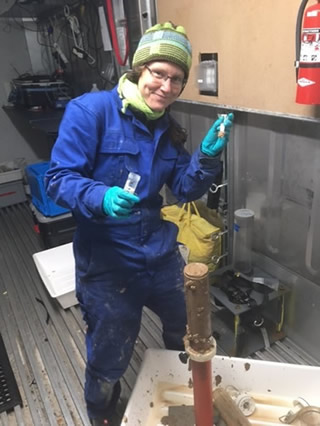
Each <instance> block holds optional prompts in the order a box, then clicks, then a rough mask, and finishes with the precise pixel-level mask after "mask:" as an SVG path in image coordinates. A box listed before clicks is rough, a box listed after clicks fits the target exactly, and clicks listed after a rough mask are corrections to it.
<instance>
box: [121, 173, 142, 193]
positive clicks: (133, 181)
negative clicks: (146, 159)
mask: <svg viewBox="0 0 320 426" xmlns="http://www.w3.org/2000/svg"><path fill="white" fill-rule="evenodd" d="M140 179H141V176H140V175H138V174H137V173H134V172H130V173H129V175H128V178H127V181H126V183H125V184H124V187H123V189H124V190H125V191H127V192H130V194H134V193H135V192H136V189H137V186H138V183H139V181H140Z"/></svg>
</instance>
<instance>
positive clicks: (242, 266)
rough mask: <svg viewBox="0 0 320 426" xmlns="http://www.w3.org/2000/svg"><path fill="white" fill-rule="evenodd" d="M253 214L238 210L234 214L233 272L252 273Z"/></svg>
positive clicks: (246, 210) (245, 210)
mask: <svg viewBox="0 0 320 426" xmlns="http://www.w3.org/2000/svg"><path fill="white" fill-rule="evenodd" d="M253 225H254V212H253V211H252V210H250V209H239V210H236V211H235V212H234V224H233V261H232V265H233V269H234V271H235V272H242V273H243V274H250V273H251V272H252V238H253Z"/></svg>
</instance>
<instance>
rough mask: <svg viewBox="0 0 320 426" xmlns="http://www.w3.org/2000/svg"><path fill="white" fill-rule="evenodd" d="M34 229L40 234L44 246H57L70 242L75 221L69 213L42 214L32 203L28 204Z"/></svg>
mask: <svg viewBox="0 0 320 426" xmlns="http://www.w3.org/2000/svg"><path fill="white" fill-rule="evenodd" d="M30 208H31V211H32V215H33V221H34V229H35V231H36V232H37V233H38V234H39V235H40V237H41V240H42V243H43V246H44V248H52V247H57V246H60V245H62V244H67V243H70V242H71V241H72V239H73V234H74V231H75V229H76V223H75V220H74V218H73V216H72V214H71V213H66V214H62V215H59V216H55V217H47V216H44V215H43V214H42V213H41V212H39V210H38V209H37V208H36V207H35V206H34V205H33V204H31V205H30Z"/></svg>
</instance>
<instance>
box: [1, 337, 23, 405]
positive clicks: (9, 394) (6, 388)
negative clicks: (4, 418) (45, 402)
mask: <svg viewBox="0 0 320 426" xmlns="http://www.w3.org/2000/svg"><path fill="white" fill-rule="evenodd" d="M16 405H22V400H21V395H20V392H19V388H18V385H17V382H16V379H15V377H14V374H13V371H12V368H11V364H10V361H9V358H8V355H7V351H6V348H5V346H4V343H3V339H2V336H1V335H0V413H2V412H3V411H10V410H12V409H13V408H14V407H15V406H16Z"/></svg>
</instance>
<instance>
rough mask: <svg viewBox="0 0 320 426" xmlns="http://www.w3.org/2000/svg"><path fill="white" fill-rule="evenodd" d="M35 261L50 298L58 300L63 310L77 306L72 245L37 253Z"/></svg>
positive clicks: (34, 255) (34, 256)
mask: <svg viewBox="0 0 320 426" xmlns="http://www.w3.org/2000/svg"><path fill="white" fill-rule="evenodd" d="M33 260H34V262H35V264H36V267H37V269H38V272H39V274H40V277H41V279H42V281H43V283H44V285H45V286H46V288H47V290H48V292H49V294H50V296H51V297H54V298H56V299H57V300H58V302H59V303H60V304H61V306H62V307H63V309H67V308H69V307H70V306H74V305H76V304H77V303H78V301H77V299H76V296H75V263H74V256H73V251H72V243H68V244H63V245H61V246H58V247H54V248H51V249H48V250H43V251H40V252H38V253H35V254H33Z"/></svg>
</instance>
